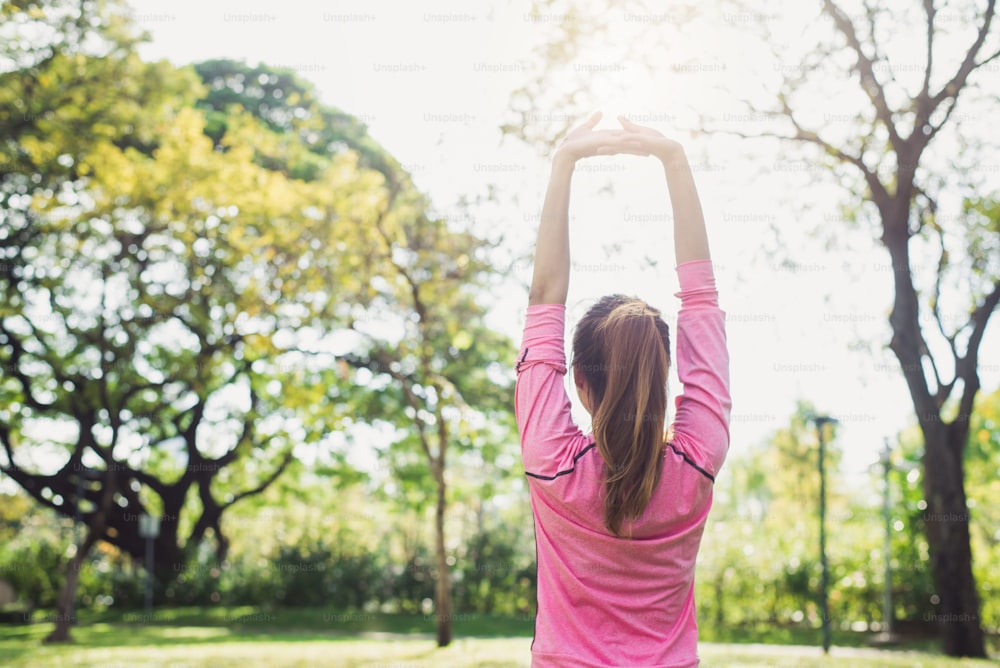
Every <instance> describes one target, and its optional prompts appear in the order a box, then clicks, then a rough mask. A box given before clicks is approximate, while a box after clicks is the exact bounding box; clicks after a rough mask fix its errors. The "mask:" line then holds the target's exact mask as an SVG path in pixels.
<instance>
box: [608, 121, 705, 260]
mask: <svg viewBox="0 0 1000 668" xmlns="http://www.w3.org/2000/svg"><path fill="white" fill-rule="evenodd" d="M618 120H619V122H621V124H622V127H623V128H625V130H626V131H628V132H630V133H632V134H633V135H634V136H635V137H636V138H637V139H638V140H639V141H640V143H641V145H642V146H643V147H644V148H645V150H646V151H647V152H648V153H650V154H651V155H654V156H656V157H657V158H659V160H660V162H662V163H663V171H664V173H665V174H666V177H667V189H668V190H669V191H670V204H671V206H672V207H673V210H674V253H675V256H676V259H677V264H678V266H679V265H681V264H683V263H685V262H691V261H692V260H708V259H711V258H710V257H709V253H708V235H707V234H706V232H705V217H704V215H703V214H702V212H701V202H700V201H699V199H698V191H697V189H696V188H695V185H694V176H693V175H692V174H691V166H690V165H689V164H688V160H687V156H686V155H685V154H684V148H683V147H682V146H681V145H680V144H679V143H677V142H676V141H674V140H672V139H667V138H666V137H664V136H663V135H662V134H661V133H660V132H657V131H656V130H654V129H652V128H647V127H643V126H641V125H636V124H635V123H633V122H631V121H630V120H628V119H627V118H625V117H624V116H619V117H618Z"/></svg>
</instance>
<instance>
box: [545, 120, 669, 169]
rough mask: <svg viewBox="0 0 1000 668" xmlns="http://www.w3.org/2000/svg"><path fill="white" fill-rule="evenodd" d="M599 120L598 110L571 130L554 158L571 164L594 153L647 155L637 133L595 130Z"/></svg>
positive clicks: (646, 150)
mask: <svg viewBox="0 0 1000 668" xmlns="http://www.w3.org/2000/svg"><path fill="white" fill-rule="evenodd" d="M619 118H621V117H619ZM600 121H601V112H599V111H598V112H597V113H595V114H594V115H593V116H591V117H590V118H588V119H587V120H586V121H585V122H584V123H583V124H582V125H579V126H577V127H576V128H574V129H573V130H571V131H570V133H569V134H568V135H566V137H565V138H564V139H563V140H562V143H560V144H559V147H558V148H557V149H556V154H555V157H556V160H562V161H566V162H569V163H571V164H572V163H575V162H576V161H577V160H582V159H583V158H590V157H593V156H595V155H617V154H620V153H631V154H633V155H649V150H648V149H647V148H645V147H644V146H643V137H642V136H641V135H640V134H639V133H637V132H634V131H629V130H627V129H626V130H595V129H594V126H596V125H597V124H598V123H599V122H600ZM635 127H637V128H638V127H639V126H635ZM654 132H655V131H654Z"/></svg>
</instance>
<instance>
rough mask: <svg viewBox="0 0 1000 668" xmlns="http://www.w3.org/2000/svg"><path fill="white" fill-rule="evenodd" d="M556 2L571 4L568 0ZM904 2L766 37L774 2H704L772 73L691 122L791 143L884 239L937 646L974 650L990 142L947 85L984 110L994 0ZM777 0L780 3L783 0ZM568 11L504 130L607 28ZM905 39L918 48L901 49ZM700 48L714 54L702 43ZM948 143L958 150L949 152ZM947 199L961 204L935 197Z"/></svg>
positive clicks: (524, 121) (992, 217)
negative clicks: (915, 427) (975, 421)
mask: <svg viewBox="0 0 1000 668" xmlns="http://www.w3.org/2000/svg"><path fill="white" fill-rule="evenodd" d="M542 4H545V5H552V3H542ZM570 4H571V6H572V7H574V8H577V7H578V6H579V4H580V3H570ZM913 5H914V6H912V7H911V10H912V11H909V12H907V11H903V10H900V9H895V10H893V11H890V10H889V9H887V8H885V7H880V6H876V5H873V4H872V3H867V2H847V1H845V2H841V3H838V2H834V0H822V2H820V3H818V10H817V12H816V13H817V14H818V15H817V16H812V17H805V18H804V21H809V23H808V24H805V23H803V24H796V26H795V27H793V28H791V29H790V30H789V32H788V33H786V34H785V35H784V37H785V38H786V39H785V41H781V40H780V39H778V38H777V37H776V36H774V35H772V34H770V28H769V23H771V22H772V21H771V18H774V17H776V18H780V17H781V14H780V13H779V12H776V9H780V8H776V7H774V6H773V5H770V4H768V5H765V4H764V3H754V2H732V3H729V4H728V5H726V8H725V9H723V10H722V18H723V19H724V20H723V21H721V22H720V21H719V20H718V19H719V18H720V17H719V16H718V14H716V15H709V18H708V24H710V25H713V26H714V27H715V28H716V29H717V30H718V31H720V32H723V33H726V31H727V30H728V31H732V30H733V26H734V24H736V25H737V26H738V27H741V28H745V27H746V26H750V27H751V28H757V29H759V30H760V31H761V33H763V36H764V41H763V43H765V44H767V45H768V46H769V47H770V49H771V50H772V53H773V57H774V59H773V60H772V62H769V63H768V65H769V66H770V67H771V70H770V75H771V76H763V75H762V76H761V77H760V78H759V80H760V81H762V82H770V81H772V80H775V79H776V80H777V81H776V83H774V84H773V85H767V86H765V87H764V90H763V91H757V95H756V96H754V97H752V98H751V97H748V98H746V99H745V100H744V103H745V105H746V109H747V114H746V115H748V116H749V117H751V118H752V119H754V120H759V121H761V122H762V123H763V127H764V128H765V129H763V130H760V128H761V127H762V125H761V123H758V124H756V125H755V126H754V127H751V128H750V129H746V127H736V128H734V127H733V126H734V125H735V124H734V123H731V122H730V123H726V122H724V121H725V119H719V118H718V117H716V118H715V119H712V120H710V119H706V118H704V117H703V119H702V123H701V127H700V128H699V129H700V130H703V131H707V132H714V133H730V134H736V135H739V136H743V137H755V138H757V137H771V138H777V139H778V140H780V141H782V142H785V143H791V144H797V145H803V147H804V148H803V151H804V152H803V155H804V156H809V157H815V158H816V159H817V161H818V162H819V163H820V164H822V165H823V166H824V168H825V169H826V170H827V171H828V173H829V174H831V175H833V176H834V177H835V179H837V182H838V183H839V184H840V185H841V187H844V186H846V189H847V192H849V193H850V197H851V198H852V199H854V200H855V201H854V202H852V203H851V204H850V205H849V206H848V207H847V208H848V209H849V210H851V211H852V212H853V213H852V215H851V216H850V217H849V218H848V219H846V220H845V221H844V223H845V225H849V224H853V223H854V222H856V221H867V222H869V223H871V226H872V229H873V232H874V236H875V237H876V238H877V239H878V243H879V244H880V245H881V247H883V248H884V249H885V250H886V252H887V254H888V257H889V261H890V264H889V266H890V269H889V273H890V274H891V280H892V285H893V289H894V298H893V304H892V310H891V314H890V316H889V319H888V323H889V326H890V327H891V331H892V336H891V340H890V341H889V348H890V349H891V350H892V352H893V354H894V355H895V357H896V359H897V360H898V361H899V364H900V369H901V373H902V375H903V377H904V379H905V381H906V385H907V388H908V390H909V394H910V399H911V402H912V404H913V407H914V411H915V413H916V416H917V420H918V423H919V425H920V429H921V432H922V434H923V437H924V442H925V450H924V455H923V469H924V476H923V483H924V494H925V497H926V499H927V508H926V510H925V512H924V526H925V529H926V533H927V539H928V542H929V545H930V551H931V562H932V573H933V577H934V582H935V585H936V589H937V594H938V596H939V597H940V603H939V605H938V607H937V610H936V618H937V619H939V620H941V624H940V627H941V632H942V639H943V645H944V650H945V652H946V653H947V654H949V655H953V656H977V657H981V656H985V647H984V643H983V633H982V628H981V623H980V602H979V597H978V593H977V589H976V582H975V578H974V577H973V569H972V555H971V551H970V547H969V521H968V518H969V514H968V509H967V503H966V495H965V488H964V470H963V466H962V461H963V453H964V451H965V448H966V445H967V442H968V439H969V421H970V417H971V414H972V411H973V406H974V400H975V397H976V393H977V392H978V390H979V387H980V380H979V375H978V366H979V355H980V346H981V343H982V341H983V336H984V334H985V332H986V328H987V325H988V323H989V320H990V317H991V315H992V314H993V313H994V311H995V310H996V307H997V304H998V302H1000V266H998V264H997V262H996V257H997V253H998V249H1000V244H998V239H1000V215H998V213H1000V212H998V207H997V205H996V204H995V201H996V193H995V192H990V191H989V190H988V189H989V188H991V187H993V188H995V184H994V185H993V186H991V185H990V183H989V181H988V180H986V179H982V178H978V176H977V175H981V174H982V173H983V170H982V169H980V165H978V164H977V161H984V160H985V161H986V165H987V166H989V165H993V167H995V166H996V163H995V162H990V161H991V160H995V158H993V157H991V154H990V153H989V151H988V149H989V148H992V149H994V150H995V148H996V145H995V137H987V136H976V135H975V134H974V130H973V129H970V126H967V125H965V124H963V123H961V122H960V121H959V115H956V114H955V113H954V112H955V109H956V108H957V107H958V106H959V105H958V100H959V98H960V97H961V98H962V99H963V100H966V103H967V104H974V105H978V106H976V107H974V109H976V110H977V111H978V112H982V111H983V110H989V113H995V110H996V102H995V96H993V97H991V96H990V94H989V92H987V91H985V90H982V87H983V86H986V85H988V84H989V83H991V82H992V81H993V80H991V79H988V78H987V77H986V72H988V71H990V70H991V69H994V68H995V67H996V64H997V62H1000V60H998V59H1000V50H998V49H997V46H996V44H995V42H996V35H997V33H996V31H995V30H994V29H993V23H994V19H995V13H996V2H995V0H986V2H985V3H972V2H967V3H962V4H961V5H959V4H956V3H951V4H948V5H939V4H938V3H935V2H934V1H933V0H925V1H924V2H922V3H913ZM621 9H622V11H625V12H626V13H628V12H633V13H634V15H635V16H640V17H641V16H652V14H651V12H652V11H653V8H651V7H650V6H648V5H647V3H644V2H635V3H631V4H630V5H628V6H626V7H622V8H621ZM684 9H685V10H689V9H690V7H685V8H684ZM785 9H786V11H787V12H788V13H789V14H794V13H795V12H794V11H793V9H792V5H791V4H789V5H788V6H787V7H786V8H785ZM727 10H728V12H729V13H728V14H727V13H726V12H727ZM567 16H570V17H572V19H573V20H572V21H570V20H568V19H567V20H566V21H564V22H563V25H562V28H561V30H560V32H558V33H557V34H556V35H555V37H554V38H553V40H551V41H550V42H547V43H546V44H544V45H543V46H542V47H541V48H540V49H539V52H540V53H539V55H540V58H539V61H540V65H539V66H538V69H537V70H536V72H537V76H535V77H534V78H533V79H532V80H531V81H530V82H529V83H528V84H527V85H526V86H525V87H524V88H523V89H522V90H520V91H519V92H518V93H517V95H516V96H515V97H514V100H513V105H514V109H515V112H516V114H517V115H518V118H517V119H516V120H514V121H512V123H511V124H510V125H509V126H508V127H507V128H506V130H507V131H508V132H510V133H513V134H515V135H519V136H521V137H523V138H526V139H528V140H529V141H535V140H537V139H538V135H539V132H538V128H537V125H536V124H532V123H531V121H530V119H532V118H538V117H539V114H538V112H539V111H540V109H539V107H538V106H537V104H538V103H537V100H539V99H546V100H552V99H553V97H556V98H558V93H555V92H553V91H560V90H562V91H566V89H565V88H560V87H559V86H558V85H556V84H555V79H556V77H558V76H561V73H562V72H563V71H564V70H565V69H566V66H567V65H568V64H571V63H575V62H576V61H578V60H579V56H578V54H579V53H580V52H581V51H582V48H583V45H584V44H585V43H586V42H587V40H589V41H596V40H595V37H594V35H595V34H601V33H602V31H605V30H607V29H606V28H601V27H600V26H602V25H604V24H605V23H606V22H604V21H603V20H598V18H597V16H596V15H595V16H592V17H585V16H582V13H581V12H580V11H579V10H578V9H577V10H576V11H572V10H570V11H567ZM691 16H692V15H685V14H684V11H682V10H681V9H678V10H677V11H676V12H675V13H674V14H673V15H672V16H671V17H668V20H665V21H662V22H656V21H652V20H650V21H646V22H641V21H640V22H638V23H640V24H641V26H642V27H641V29H638V28H637V29H636V30H640V31H641V32H643V33H644V34H645V36H646V38H647V39H645V40H642V41H639V40H621V42H622V43H625V44H629V43H636V44H640V45H642V46H644V47H646V46H648V45H649V44H650V41H649V39H650V38H654V39H658V40H659V41H658V42H657V43H658V44H667V45H669V44H671V42H672V41H676V40H671V39H669V38H668V37H672V36H676V35H679V34H681V33H683V31H684V30H683V28H680V27H679V26H682V25H683V24H684V23H685V22H687V21H690V20H693V19H692V18H691ZM669 19H674V20H669ZM702 19H704V15H703V16H702ZM726 24H728V25H726ZM806 26H808V28H807V27H806ZM958 26H961V28H959V27H958ZM785 27H786V28H788V26H785ZM962 28H964V32H963V31H962ZM796 30H797V31H806V34H807V39H805V40H798V41H797V40H792V39H790V37H789V35H790V34H791V33H792V32H794V31H796ZM729 34H735V33H729ZM602 36H603V35H602ZM726 39H727V38H726V37H723V38H720V40H719V41H720V42H725V41H726ZM743 43H745V42H743ZM916 44H919V45H920V49H921V53H920V55H919V60H917V61H912V60H909V61H908V60H907V54H911V57H912V53H913V50H914V48H915V45H916ZM990 44H992V46H990ZM602 46H603V45H602ZM623 48H625V49H628V47H627V46H626V47H623ZM956 54H957V55H956ZM672 55H674V56H676V54H672ZM662 56H663V52H662V51H660V50H658V49H655V48H651V49H648V50H647V51H646V52H645V53H644V54H642V57H641V58H638V57H637V58H636V59H635V60H634V61H629V62H637V63H639V64H640V65H641V64H642V63H645V64H647V65H648V66H650V67H651V74H653V75H654V76H655V75H657V74H659V73H660V72H662V71H663V68H662V67H661V66H660V64H661V63H662V62H663V61H664V60H665V59H664V58H663V57H662ZM711 56H712V58H713V59H715V60H717V56H716V54H711ZM694 58H695V65H698V66H699V67H700V69H701V70H702V71H713V70H714V69H724V68H723V67H721V66H719V67H717V68H716V67H715V65H717V64H718V63H709V62H707V61H702V62H699V61H698V60H697V59H699V58H701V55H700V54H694ZM651 63H655V64H656V67H657V69H652V67H653V66H652V65H650V64H651ZM553 64H555V65H558V66H552V65H553ZM727 64H736V63H735V61H733V62H731V63H727ZM708 65H712V67H711V68H709V67H708ZM674 69H675V70H676V69H677V66H675V68H674ZM775 75H776V76H775ZM729 83H731V84H735V82H734V81H732V80H730V81H729ZM665 87H667V88H669V86H665ZM977 95H978V99H977ZM566 97H567V98H570V99H572V100H573V103H574V104H571V105H566V106H561V107H560V110H563V109H568V110H570V111H572V110H576V109H580V108H586V107H587V106H588V105H592V104H593V103H594V100H593V99H592V98H588V97H587V96H586V95H577V94H575V93H574V94H573V95H570V94H569V92H567V94H566ZM820 100H822V101H823V102H822V104H824V105H826V104H830V102H831V101H846V104H847V105H848V107H849V108H851V109H852V110H853V112H854V113H851V114H850V118H849V119H848V120H847V121H846V122H839V123H831V122H826V123H823V122H821V121H820V120H819V112H820V111H822V109H821V108H820V103H819V101H820ZM544 111H551V109H545V110H544ZM859 112H860V113H859ZM570 115H571V114H570ZM705 115H707V114H703V116H705ZM736 115H737V116H740V114H736ZM974 116H975V114H973V117H974ZM983 118H985V116H983ZM986 125H987V124H986V123H985V122H984V123H982V125H981V127H982V128H984V129H985V128H986ZM945 136H947V137H948V142H949V148H946V147H944V146H942V141H943V140H938V142H936V143H935V142H934V140H935V139H936V138H938V137H945ZM954 146H962V147H964V148H967V149H968V151H959V152H958V153H957V154H956V151H954V150H953V147H954ZM977 147H979V150H977ZM809 151H814V152H813V153H810V152H809ZM956 198H958V199H960V200H961V201H962V205H961V206H958V207H954V206H951V207H949V202H951V201H954V200H955V199H956ZM858 200H860V202H859V201H858ZM949 209H951V211H950V212H949ZM956 209H957V210H956ZM926 258H931V259H930V260H926Z"/></svg>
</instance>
